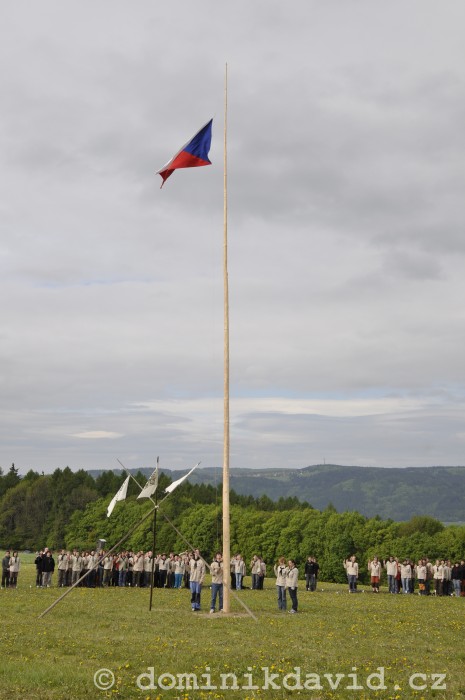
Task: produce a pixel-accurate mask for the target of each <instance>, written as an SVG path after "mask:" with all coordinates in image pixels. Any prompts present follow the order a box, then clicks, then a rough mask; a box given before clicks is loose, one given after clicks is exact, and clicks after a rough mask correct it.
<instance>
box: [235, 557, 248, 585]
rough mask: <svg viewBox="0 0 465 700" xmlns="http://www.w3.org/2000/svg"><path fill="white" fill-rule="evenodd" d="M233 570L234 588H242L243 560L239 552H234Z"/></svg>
mask: <svg viewBox="0 0 465 700" xmlns="http://www.w3.org/2000/svg"><path fill="white" fill-rule="evenodd" d="M234 571H235V574H236V590H237V591H240V590H241V588H242V579H243V578H244V576H245V562H244V560H243V558H242V555H241V554H236V560H235V567H234Z"/></svg>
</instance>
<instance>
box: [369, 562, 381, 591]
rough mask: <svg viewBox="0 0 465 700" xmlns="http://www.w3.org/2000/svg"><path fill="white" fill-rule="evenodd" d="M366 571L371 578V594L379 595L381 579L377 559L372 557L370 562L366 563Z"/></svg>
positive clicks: (379, 563)
mask: <svg viewBox="0 0 465 700" xmlns="http://www.w3.org/2000/svg"><path fill="white" fill-rule="evenodd" d="M368 571H369V572H370V577H371V590H372V591H373V593H379V581H380V578H381V562H380V561H379V559H378V557H373V559H372V560H371V561H369V562H368Z"/></svg>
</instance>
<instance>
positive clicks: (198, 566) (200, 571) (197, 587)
mask: <svg viewBox="0 0 465 700" xmlns="http://www.w3.org/2000/svg"><path fill="white" fill-rule="evenodd" d="M189 568H190V579H189V580H190V584H189V585H190V589H191V606H192V612H197V611H198V610H200V596H201V593H202V583H203V580H204V578H205V563H204V561H203V559H201V557H200V552H199V550H198V549H195V550H194V556H193V557H192V559H191V560H190V567H189Z"/></svg>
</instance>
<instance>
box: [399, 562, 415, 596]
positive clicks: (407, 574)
mask: <svg viewBox="0 0 465 700" xmlns="http://www.w3.org/2000/svg"><path fill="white" fill-rule="evenodd" d="M400 578H401V581H402V591H403V593H410V580H411V578H412V567H411V565H410V562H409V560H408V559H404V561H403V563H402V564H401V565H400Z"/></svg>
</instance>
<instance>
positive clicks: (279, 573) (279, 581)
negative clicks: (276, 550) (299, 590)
mask: <svg viewBox="0 0 465 700" xmlns="http://www.w3.org/2000/svg"><path fill="white" fill-rule="evenodd" d="M288 571H289V569H288V567H287V566H286V560H285V558H284V557H279V559H278V561H277V562H276V564H275V566H274V573H275V576H276V590H277V592H278V610H284V611H285V610H286V577H287V574H288Z"/></svg>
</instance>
